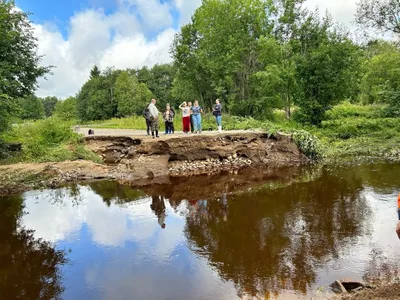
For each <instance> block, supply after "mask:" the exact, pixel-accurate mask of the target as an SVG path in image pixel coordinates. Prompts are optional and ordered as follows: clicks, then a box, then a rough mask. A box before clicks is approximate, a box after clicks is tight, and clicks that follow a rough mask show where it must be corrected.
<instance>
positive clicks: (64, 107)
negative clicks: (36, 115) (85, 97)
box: [54, 97, 78, 121]
mask: <svg viewBox="0 0 400 300" xmlns="http://www.w3.org/2000/svg"><path fill="white" fill-rule="evenodd" d="M54 115H55V116H57V117H59V118H60V119H62V120H66V121H67V120H75V119H77V118H78V114H77V108H76V98H75V97H69V98H67V99H65V100H64V101H58V102H57V105H56V109H55V111H54Z"/></svg>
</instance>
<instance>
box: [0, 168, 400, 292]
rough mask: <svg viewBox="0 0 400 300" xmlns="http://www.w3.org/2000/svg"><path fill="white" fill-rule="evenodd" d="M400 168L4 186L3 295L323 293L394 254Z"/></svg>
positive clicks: (0, 227) (0, 224)
mask: <svg viewBox="0 0 400 300" xmlns="http://www.w3.org/2000/svg"><path fill="white" fill-rule="evenodd" d="M399 174H400V165H399V164H368V165H357V166H354V165H352V166H330V167H321V166H314V167H307V168H289V169H282V170H277V171H273V172H272V171H265V170H246V171H244V172H243V173H239V174H223V175H220V176H213V177H199V178H186V179H179V180H178V179H174V180H172V184H170V185H160V186H153V187H147V188H145V189H143V190H136V189H133V188H130V187H129V186H122V185H119V184H117V183H114V182H94V183H88V184H82V185H73V186H69V187H65V188H62V189H56V190H44V191H31V192H27V193H24V194H22V195H14V196H9V197H3V198H0V299H57V298H58V299H237V298H243V299H252V298H254V299H260V298H261V299H275V298H279V299H302V298H310V297H315V298H318V297H321V298H323V299H326V298H325V297H327V296H330V295H331V293H330V292H329V289H328V285H329V284H330V283H331V282H332V281H334V280H336V279H339V278H342V277H350V278H352V279H355V280H361V279H367V278H366V277H365V274H366V273H367V274H368V272H370V271H371V269H373V268H374V266H375V265H376V262H377V261H378V260H380V261H384V260H385V259H388V260H390V259H391V258H396V257H399V255H400V241H399V240H398V238H397V236H396V234H395V231H394V229H395V226H396V223H397V210H396V198H397V193H398V192H399V191H400V180H399V179H400V176H399ZM363 276H364V278H363Z"/></svg>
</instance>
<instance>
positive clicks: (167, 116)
mask: <svg viewBox="0 0 400 300" xmlns="http://www.w3.org/2000/svg"><path fill="white" fill-rule="evenodd" d="M156 103H157V101H156V99H152V100H151V102H150V104H149V106H148V107H147V108H146V109H145V110H144V112H143V117H144V118H145V120H146V126H147V135H150V132H151V135H152V136H153V138H157V137H159V135H158V129H159V128H158V126H159V125H158V124H159V123H158V122H159V115H161V113H160V111H159V110H158V109H157V107H156ZM179 109H180V110H181V111H182V125H183V133H184V134H188V133H191V132H192V133H201V131H202V124H201V116H202V114H203V113H204V111H203V109H202V108H201V106H200V105H199V101H197V100H195V101H194V103H193V105H192V102H183V103H182V104H181V105H179ZM213 115H214V116H215V120H216V122H217V126H218V131H219V132H221V131H222V105H221V103H220V101H219V99H217V100H215V105H214V107H213ZM174 117H175V111H174V109H173V108H172V107H171V105H170V104H167V106H166V108H165V111H164V112H163V113H162V118H163V120H164V123H165V134H173V133H175V127H174Z"/></svg>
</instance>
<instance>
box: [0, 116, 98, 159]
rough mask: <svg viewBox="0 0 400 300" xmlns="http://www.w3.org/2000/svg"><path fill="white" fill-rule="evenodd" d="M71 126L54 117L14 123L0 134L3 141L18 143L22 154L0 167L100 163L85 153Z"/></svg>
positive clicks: (82, 144) (94, 156) (79, 137)
mask: <svg viewBox="0 0 400 300" xmlns="http://www.w3.org/2000/svg"><path fill="white" fill-rule="evenodd" d="M71 126H72V123H70V122H65V121H61V120H59V119H57V118H48V119H45V120H39V121H32V122H26V123H22V124H15V125H14V126H12V128H11V129H10V130H9V131H7V132H6V133H4V134H3V136H2V139H3V140H4V141H5V142H20V143H22V151H21V153H19V154H18V155H15V156H10V157H8V158H5V159H3V160H2V161H0V163H1V164H10V163H19V162H60V161H66V160H78V159H84V160H91V161H95V162H100V158H99V157H98V156H97V155H95V154H94V153H93V152H91V151H89V150H86V149H85V147H84V143H83V138H82V136H80V135H78V134H77V133H74V132H73V130H72V129H71Z"/></svg>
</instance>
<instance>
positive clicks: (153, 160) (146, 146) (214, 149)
mask: <svg viewBox="0 0 400 300" xmlns="http://www.w3.org/2000/svg"><path fill="white" fill-rule="evenodd" d="M86 141H87V146H88V147H89V148H90V149H91V150H92V151H94V152H95V153H97V154H98V155H100V156H101V157H102V158H103V160H104V162H105V163H106V164H108V165H111V166H114V167H115V169H116V172H117V174H118V176H117V177H119V178H118V179H125V180H128V181H135V180H141V179H153V178H158V177H163V176H177V177H180V176H191V175H200V174H211V173H218V172H221V171H226V170H234V169H241V168H243V167H247V166H260V165H265V166H270V167H271V166H275V167H280V166H291V165H297V164H301V163H304V162H306V161H307V159H306V157H305V156H304V155H302V154H301V152H300V151H299V149H298V147H297V146H296V145H295V143H294V142H293V141H292V140H291V137H290V136H286V135H280V134H279V135H276V136H268V135H266V134H264V133H261V132H245V133H243V132H242V133H224V134H219V135H212V136H210V135H207V136H206V135H192V136H178V137H172V138H168V139H161V140H157V139H156V140H153V139H137V138H130V137H105V136H97V137H96V136H94V137H87V138H86Z"/></svg>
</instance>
